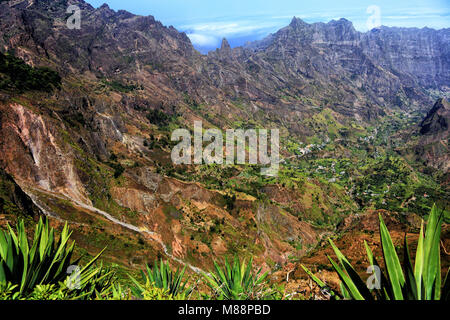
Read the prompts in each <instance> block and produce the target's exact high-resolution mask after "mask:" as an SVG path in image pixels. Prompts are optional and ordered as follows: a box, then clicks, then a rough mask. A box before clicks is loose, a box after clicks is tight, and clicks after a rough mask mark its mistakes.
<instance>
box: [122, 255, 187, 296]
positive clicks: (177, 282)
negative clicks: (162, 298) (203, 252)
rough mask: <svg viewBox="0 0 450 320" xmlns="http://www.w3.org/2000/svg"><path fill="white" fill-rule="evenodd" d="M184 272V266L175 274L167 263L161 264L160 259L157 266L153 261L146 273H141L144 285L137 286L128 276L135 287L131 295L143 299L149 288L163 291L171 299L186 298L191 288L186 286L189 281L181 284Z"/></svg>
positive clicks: (134, 280)
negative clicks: (151, 266)
mask: <svg viewBox="0 0 450 320" xmlns="http://www.w3.org/2000/svg"><path fill="white" fill-rule="evenodd" d="M185 271H186V266H185V267H184V268H183V269H180V268H178V269H177V270H176V271H175V272H174V271H173V270H172V269H171V268H170V266H169V263H168V262H166V263H163V261H162V259H161V261H160V263H159V265H158V261H155V265H154V267H153V269H152V268H150V267H149V266H148V265H147V266H146V272H144V271H141V272H142V279H143V280H144V282H145V285H144V286H142V285H141V284H139V282H138V281H136V279H134V278H133V277H132V276H130V278H131V280H132V281H133V282H134V284H135V286H134V287H133V288H131V290H132V293H133V294H134V296H136V297H137V298H139V299H144V298H145V292H147V291H148V288H149V287H150V286H153V287H155V288H160V289H164V290H166V291H167V292H168V294H169V295H171V296H173V297H180V296H181V297H188V296H189V295H190V294H191V293H192V291H193V288H192V287H188V286H187V282H188V280H189V278H188V279H186V280H185V281H184V282H183V278H184V274H185Z"/></svg>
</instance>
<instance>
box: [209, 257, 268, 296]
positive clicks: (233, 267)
mask: <svg viewBox="0 0 450 320" xmlns="http://www.w3.org/2000/svg"><path fill="white" fill-rule="evenodd" d="M252 264H253V258H251V259H250V261H249V262H248V264H246V263H245V260H244V261H243V262H242V264H241V263H240V261H239V257H237V256H235V257H234V262H233V264H229V263H228V260H227V259H225V268H224V269H222V268H221V267H220V266H219V265H218V264H217V262H216V261H214V267H215V270H214V272H211V274H210V275H207V274H204V278H205V280H206V283H207V285H208V286H209V287H210V288H211V289H212V290H213V291H214V292H215V295H216V296H217V297H218V298H219V299H225V300H253V299H264V298H266V297H267V296H268V292H267V290H266V286H265V285H266V283H267V282H266V278H267V275H268V272H266V273H264V274H262V275H261V269H259V270H258V271H257V272H256V273H254V272H253V271H252Z"/></svg>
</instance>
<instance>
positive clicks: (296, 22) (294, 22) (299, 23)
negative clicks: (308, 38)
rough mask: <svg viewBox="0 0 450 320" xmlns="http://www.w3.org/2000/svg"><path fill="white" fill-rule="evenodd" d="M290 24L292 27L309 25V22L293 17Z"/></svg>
mask: <svg viewBox="0 0 450 320" xmlns="http://www.w3.org/2000/svg"><path fill="white" fill-rule="evenodd" d="M289 26H290V27H292V28H299V27H306V26H308V24H307V23H306V22H305V21H303V20H302V19H300V18H297V17H293V18H292V20H291V23H290V24H289Z"/></svg>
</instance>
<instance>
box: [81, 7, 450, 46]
mask: <svg viewBox="0 0 450 320" xmlns="http://www.w3.org/2000/svg"><path fill="white" fill-rule="evenodd" d="M87 2H89V3H90V4H92V5H93V6H94V7H99V6H100V5H102V4H103V3H105V2H106V3H107V4H108V5H109V6H110V7H111V8H112V9H114V10H119V9H124V10H127V11H130V12H132V13H135V14H140V15H153V16H154V17H155V18H156V19H157V20H159V21H161V22H162V23H163V24H165V25H167V26H169V25H172V26H174V27H175V28H177V29H178V30H180V31H184V32H186V34H187V35H188V36H189V38H190V39H191V41H192V43H193V44H194V46H195V47H196V48H197V49H198V50H199V51H201V52H203V53H205V52H207V51H209V50H214V49H215V48H217V47H218V46H220V43H221V40H222V38H223V37H226V38H227V39H228V41H229V42H230V44H231V46H233V47H234V46H238V45H242V44H244V43H245V42H246V41H252V40H258V39H262V38H263V37H265V36H267V35H268V34H270V33H273V32H276V31H277V30H279V29H280V28H282V27H284V26H286V25H288V24H289V22H290V21H291V19H292V17H293V16H296V17H299V18H301V19H303V20H305V21H306V22H310V23H311V22H328V21H330V20H333V19H335V20H336V19H340V18H346V19H348V20H350V21H352V22H353V24H354V26H355V28H356V29H357V30H359V31H367V30H368V29H369V28H370V26H373V25H374V22H375V23H376V24H378V23H381V24H382V25H386V26H398V27H419V28H422V27H425V26H427V27H430V28H435V29H441V28H449V27H450V0H427V1H424V0H382V1H375V0H369V1H366V0H359V1H354V0H313V1H311V0H310V1H303V0H226V1H220V0H127V1H123V0H87ZM371 6H377V7H378V8H379V12H380V19H379V20H378V19H376V20H374V19H373V18H372V19H371V20H369V21H370V23H369V24H368V19H369V18H370V17H371V16H372V17H374V14H376V11H370V10H369V12H368V8H369V7H371Z"/></svg>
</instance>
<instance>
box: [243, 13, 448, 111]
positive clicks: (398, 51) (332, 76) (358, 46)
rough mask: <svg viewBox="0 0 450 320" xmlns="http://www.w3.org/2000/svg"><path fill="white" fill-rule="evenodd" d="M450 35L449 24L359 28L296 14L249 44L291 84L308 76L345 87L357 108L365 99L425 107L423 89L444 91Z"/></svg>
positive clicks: (255, 52) (347, 94)
mask: <svg viewBox="0 0 450 320" xmlns="http://www.w3.org/2000/svg"><path fill="white" fill-rule="evenodd" d="M449 36H450V30H449V29H442V30H439V31H436V30H431V29H427V28H424V29H420V30H418V29H399V28H388V27H382V28H380V29H374V30H372V31H370V32H367V33H360V32H357V31H356V30H355V29H354V27H353V25H352V23H351V22H349V21H348V20H345V19H341V20H339V21H334V20H333V21H331V22H329V23H326V24H325V23H313V24H307V23H305V22H303V21H302V20H300V19H297V18H294V19H293V20H292V22H291V24H290V25H289V26H288V27H286V28H284V29H281V30H280V31H278V32H277V33H275V34H273V35H271V36H269V37H268V38H266V39H264V40H262V41H259V42H256V43H253V44H250V45H249V46H248V48H249V49H251V50H252V51H253V52H254V54H256V55H258V56H260V57H261V58H262V59H264V60H266V61H270V62H275V63H277V64H279V66H280V68H283V69H282V70H283V72H282V73H283V74H285V75H289V74H291V75H292V80H291V83H292V85H295V82H294V81H296V80H297V79H299V80H300V83H301V81H302V80H303V81H305V78H306V79H308V78H310V79H314V81H316V82H319V85H323V86H324V87H325V86H330V85H331V86H333V85H336V89H335V90H336V92H337V94H339V93H341V92H342V90H343V89H342V87H344V86H345V87H348V88H349V89H350V90H349V89H347V90H346V92H345V94H344V97H345V100H344V102H345V103H350V104H351V103H352V102H353V107H355V108H356V107H357V106H358V104H361V102H363V103H364V102H366V103H373V104H375V105H382V106H400V107H403V108H405V107H408V108H411V107H412V106H415V107H416V108H419V109H423V105H427V104H430V103H431V100H430V98H429V97H428V95H427V93H426V92H425V91H424V89H423V88H432V89H439V90H442V91H444V92H445V91H448V86H449V83H450V81H449V78H448V72H447V71H448V70H449V61H448V60H449V56H450V51H449V44H448V43H449ZM297 83H298V82H297ZM306 83H307V82H306ZM340 87H341V88H340ZM321 91H325V89H322V90H321ZM335 100H338V101H342V100H341V99H335Z"/></svg>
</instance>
